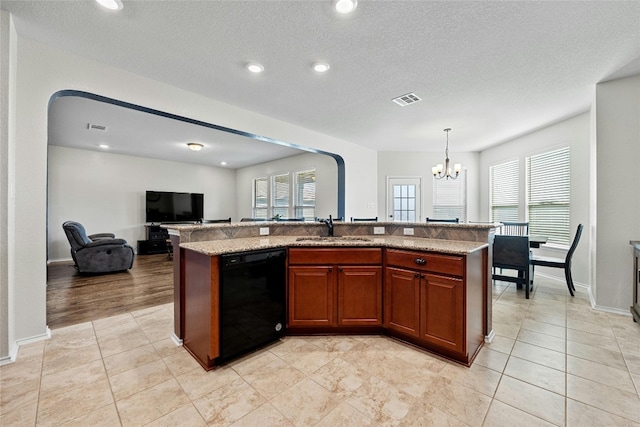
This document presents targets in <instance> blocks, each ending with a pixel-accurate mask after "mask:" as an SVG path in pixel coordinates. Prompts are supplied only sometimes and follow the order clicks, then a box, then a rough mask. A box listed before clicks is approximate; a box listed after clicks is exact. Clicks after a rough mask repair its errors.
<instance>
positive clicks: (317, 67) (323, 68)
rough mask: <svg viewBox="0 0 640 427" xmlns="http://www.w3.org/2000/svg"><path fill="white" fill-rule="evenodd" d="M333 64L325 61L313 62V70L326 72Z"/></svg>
mask: <svg viewBox="0 0 640 427" xmlns="http://www.w3.org/2000/svg"><path fill="white" fill-rule="evenodd" d="M329 68H331V66H330V65H329V64H327V63H325V62H316V63H315V64H313V70H314V71H315V72H317V73H326V72H327V71H329Z"/></svg>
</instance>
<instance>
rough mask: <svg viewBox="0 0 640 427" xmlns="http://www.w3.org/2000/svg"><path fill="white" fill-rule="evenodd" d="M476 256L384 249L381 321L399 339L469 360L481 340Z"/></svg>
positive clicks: (480, 283) (479, 291) (457, 358)
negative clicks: (382, 313)
mask: <svg viewBox="0 0 640 427" xmlns="http://www.w3.org/2000/svg"><path fill="white" fill-rule="evenodd" d="M481 259H482V256H481V254H479V255H472V254H469V255H466V256H462V255H446V254H434V253H423V252H418V251H405V250H396V249H387V250H386V273H385V283H384V296H385V320H384V326H385V328H387V329H388V330H389V331H392V332H396V333H398V334H399V335H400V337H401V338H405V339H408V340H409V341H412V342H414V343H416V344H418V345H421V346H424V347H427V348H431V349H434V350H436V351H438V352H440V353H444V355H447V356H449V357H452V358H455V359H456V360H459V361H462V362H465V363H469V362H470V360H471V359H472V358H473V356H474V355H475V353H476V352H477V350H478V349H479V348H480V346H481V345H482V341H483V339H484V336H483V333H482V325H483V320H484V319H483V315H482V312H483V310H482V306H483V292H482V281H481V279H480V281H479V282H478V280H477V279H478V277H481V276H479V275H476V274H471V275H469V274H467V272H468V268H469V267H470V266H474V267H476V266H477V268H481V266H480V263H479V261H480V260H481Z"/></svg>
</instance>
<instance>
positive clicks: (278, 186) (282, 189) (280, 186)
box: [271, 172, 290, 218]
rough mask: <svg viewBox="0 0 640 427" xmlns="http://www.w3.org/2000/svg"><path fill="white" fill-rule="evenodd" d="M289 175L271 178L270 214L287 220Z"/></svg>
mask: <svg viewBox="0 0 640 427" xmlns="http://www.w3.org/2000/svg"><path fill="white" fill-rule="evenodd" d="M289 191H290V190H289V173H288V172H287V173H284V174H280V175H274V176H272V177H271V214H272V216H274V217H275V216H280V217H282V218H289Z"/></svg>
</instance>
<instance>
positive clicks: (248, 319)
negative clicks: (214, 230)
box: [216, 249, 286, 364]
mask: <svg viewBox="0 0 640 427" xmlns="http://www.w3.org/2000/svg"><path fill="white" fill-rule="evenodd" d="M285 259H286V250H285V249H266V250H257V251H249V252H241V253H233V254H226V255H222V256H221V257H220V261H221V267H220V356H219V357H217V358H216V364H218V363H224V362H226V361H228V360H230V359H233V358H235V357H237V356H240V355H242V354H244V353H247V352H248V351H250V350H253V349H256V348H258V347H261V346H264V345H265V344H268V343H270V342H272V341H275V340H277V339H278V338H279V337H280V336H281V335H282V334H283V333H284V327H285V322H286V304H285V298H286V271H285V267H286V266H285Z"/></svg>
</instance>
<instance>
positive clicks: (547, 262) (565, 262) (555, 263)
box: [496, 224, 583, 296]
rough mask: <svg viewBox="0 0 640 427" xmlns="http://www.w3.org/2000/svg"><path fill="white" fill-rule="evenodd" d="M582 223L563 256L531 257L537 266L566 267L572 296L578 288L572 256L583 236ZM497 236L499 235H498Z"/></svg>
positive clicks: (566, 277)
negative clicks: (575, 283) (573, 274)
mask: <svg viewBox="0 0 640 427" xmlns="http://www.w3.org/2000/svg"><path fill="white" fill-rule="evenodd" d="M582 229H583V226H582V224H578V229H577V230H576V235H575V236H574V237H573V242H572V243H571V246H570V247H569V250H568V251H567V255H566V256H565V257H564V259H562V258H555V257H545V256H534V257H533V258H532V259H531V265H532V266H533V267H534V268H535V266H536V265H539V266H541V267H551V268H562V269H564V277H565V279H566V281H567V288H568V289H569V293H570V294H571V296H574V292H575V290H576V287H575V285H574V284H573V277H572V275H571V258H573V253H574V252H575V251H576V248H577V247H578V243H580V236H582ZM496 237H497V236H496Z"/></svg>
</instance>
